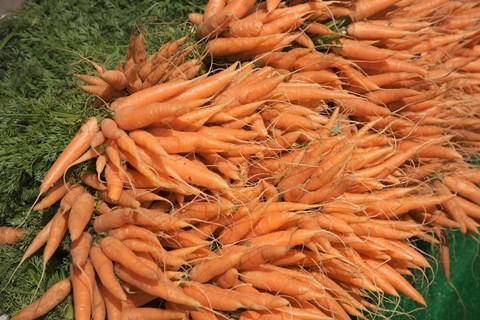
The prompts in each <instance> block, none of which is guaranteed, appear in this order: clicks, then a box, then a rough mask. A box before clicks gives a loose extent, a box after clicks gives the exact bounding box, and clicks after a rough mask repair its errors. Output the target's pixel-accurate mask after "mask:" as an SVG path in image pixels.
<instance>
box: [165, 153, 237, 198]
mask: <svg viewBox="0 0 480 320" xmlns="http://www.w3.org/2000/svg"><path fill="white" fill-rule="evenodd" d="M164 163H165V165H166V166H167V167H170V168H171V169H173V170H174V171H176V172H177V173H178V175H179V176H180V177H182V179H183V180H185V181H187V182H188V183H191V184H194V185H198V186H202V187H206V188H210V189H213V190H223V191H228V190H229V185H228V184H227V182H226V181H225V180H223V179H222V178H221V177H220V176H219V175H217V174H216V173H214V172H211V171H210V170H208V169H206V168H204V167H201V166H199V165H198V164H195V163H194V162H193V161H190V160H188V159H186V158H184V157H181V156H173V155H172V156H171V159H166V158H165V159H164Z"/></svg>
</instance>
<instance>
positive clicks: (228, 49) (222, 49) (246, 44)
mask: <svg viewBox="0 0 480 320" xmlns="http://www.w3.org/2000/svg"><path fill="white" fill-rule="evenodd" d="M270 37H271V36H258V37H241V38H216V39H213V40H210V41H209V42H208V44H207V48H206V50H207V52H208V53H210V54H211V55H212V56H214V57H224V56H229V55H233V54H239V53H243V52H245V51H250V50H253V49H255V48H256V47H258V46H259V45H260V44H262V43H263V42H264V41H266V40H268V39H269V38H270Z"/></svg>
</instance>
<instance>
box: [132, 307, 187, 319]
mask: <svg viewBox="0 0 480 320" xmlns="http://www.w3.org/2000/svg"><path fill="white" fill-rule="evenodd" d="M184 319H187V318H186V317H185V314H184V313H183V312H181V311H175V310H170V309H160V308H147V307H143V308H127V309H124V310H122V320H184Z"/></svg>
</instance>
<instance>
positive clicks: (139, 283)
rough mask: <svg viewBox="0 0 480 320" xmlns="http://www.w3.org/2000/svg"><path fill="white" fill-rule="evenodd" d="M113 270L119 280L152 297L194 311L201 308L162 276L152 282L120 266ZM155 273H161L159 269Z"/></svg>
mask: <svg viewBox="0 0 480 320" xmlns="http://www.w3.org/2000/svg"><path fill="white" fill-rule="evenodd" d="M114 269H115V273H116V275H117V276H118V277H119V278H120V279H121V280H123V281H124V282H126V283H129V284H131V285H133V286H135V287H136V288H138V289H140V290H142V291H144V292H146V293H148V294H151V295H152V296H156V297H160V298H162V299H164V300H166V301H171V302H174V303H178V304H181V305H185V306H187V307H189V308H194V309H196V308H198V307H200V306H201V305H200V303H199V302H198V301H196V300H195V299H192V298H191V297H189V296H188V295H186V294H185V293H183V291H182V289H181V288H179V287H177V286H175V285H174V284H173V283H172V282H170V280H168V279H165V278H164V277H165V276H164V275H163V274H162V275H161V276H160V277H159V280H156V281H152V280H149V279H146V278H139V277H138V276H137V275H136V274H134V273H133V272H131V271H130V270H128V269H125V268H123V267H122V266H120V265H115V267H114ZM157 272H159V273H162V272H161V270H159V269H157Z"/></svg>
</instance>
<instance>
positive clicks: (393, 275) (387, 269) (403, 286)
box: [364, 259, 427, 306]
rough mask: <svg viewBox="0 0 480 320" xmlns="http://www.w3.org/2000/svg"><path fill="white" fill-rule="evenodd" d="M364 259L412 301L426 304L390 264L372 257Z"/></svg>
mask: <svg viewBox="0 0 480 320" xmlns="http://www.w3.org/2000/svg"><path fill="white" fill-rule="evenodd" d="M364 261H365V262H366V263H367V264H368V265H370V266H371V267H372V268H373V269H374V270H376V271H377V272H378V273H380V274H381V275H382V276H383V277H384V278H386V279H387V280H388V281H389V282H390V283H391V284H392V285H393V286H394V287H395V289H397V290H399V291H400V292H402V293H404V294H405V295H406V296H408V297H409V298H410V299H412V300H413V301H416V302H418V303H420V304H423V305H424V306H426V305H427V303H426V302H425V300H424V299H423V297H422V295H421V294H420V293H419V292H418V291H417V290H416V289H415V288H414V287H413V286H412V285H411V284H410V283H409V282H408V281H407V280H406V279H405V278H403V277H402V276H401V275H400V274H399V273H398V272H397V271H395V269H393V268H392V267H391V266H390V265H388V264H387V263H384V262H381V261H375V260H372V259H364Z"/></svg>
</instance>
